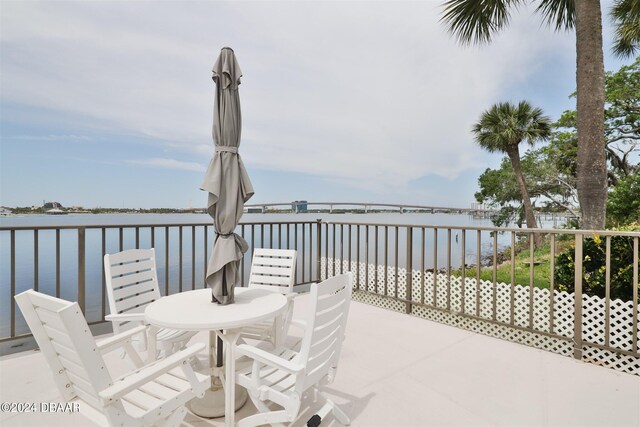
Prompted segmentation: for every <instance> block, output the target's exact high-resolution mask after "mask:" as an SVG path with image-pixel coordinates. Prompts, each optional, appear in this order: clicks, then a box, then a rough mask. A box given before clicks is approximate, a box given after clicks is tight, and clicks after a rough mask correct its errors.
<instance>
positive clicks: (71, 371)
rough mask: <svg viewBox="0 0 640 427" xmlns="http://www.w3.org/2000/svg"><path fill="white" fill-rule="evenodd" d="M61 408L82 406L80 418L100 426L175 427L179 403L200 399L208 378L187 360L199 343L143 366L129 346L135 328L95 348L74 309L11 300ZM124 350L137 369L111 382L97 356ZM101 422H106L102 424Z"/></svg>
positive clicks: (30, 297) (27, 296)
mask: <svg viewBox="0 0 640 427" xmlns="http://www.w3.org/2000/svg"><path fill="white" fill-rule="evenodd" d="M15 299H16V302H17V303H18V306H19V307H20V310H21V311H22V314H23V315H24V318H25V320H26V321H27V324H28V325H29V328H31V332H32V333H33V336H34V337H35V339H36V341H37V343H38V346H39V347H40V350H41V352H42V354H43V355H44V356H45V358H46V360H47V363H48V364H49V367H50V368H51V371H52V373H53V378H54V381H55V383H56V386H57V387H58V390H59V391H60V394H61V395H62V398H63V399H64V400H65V401H66V402H77V401H79V400H80V401H83V402H84V403H86V405H81V410H82V412H83V414H84V415H86V416H88V417H90V418H92V419H93V420H94V421H95V422H97V423H98V424H100V425H105V424H107V423H108V424H109V425H112V426H116V425H117V426H150V425H163V426H178V425H180V423H181V421H182V419H183V418H184V416H185V415H186V409H185V407H184V405H185V403H186V402H188V401H189V400H191V399H192V398H194V397H202V396H203V395H204V391H205V390H206V389H207V388H208V387H209V385H210V377H209V376H206V375H202V374H198V373H195V372H194V371H193V368H192V367H191V365H190V364H189V359H190V358H191V357H192V356H194V355H195V354H196V353H198V352H200V351H202V350H203V349H204V348H205V346H204V344H202V343H199V344H195V345H192V346H190V347H189V348H188V349H185V350H182V351H180V352H178V353H175V354H173V355H171V356H169V357H167V358H166V359H163V360H160V361H157V362H155V363H153V364H150V365H147V366H143V365H142V360H141V358H140V356H139V355H138V353H137V352H136V350H135V349H134V348H133V346H132V343H131V340H132V337H133V336H134V335H135V334H138V333H140V332H143V331H144V329H145V327H144V326H139V327H136V328H133V329H130V330H129V331H127V332H124V333H121V334H118V335H116V336H113V337H111V338H108V339H105V340H103V341H101V342H100V343H96V342H95V340H94V338H93V335H91V331H90V330H89V325H87V321H86V320H85V318H84V316H83V315H82V311H81V310H80V306H79V305H78V303H75V302H74V303H72V302H69V301H65V300H62V299H59V298H54V297H51V296H48V295H44V294H41V293H39V292H36V291H34V290H28V291H26V292H23V293H21V294H19V295H16V297H15ZM118 348H121V349H124V350H125V352H126V354H127V355H129V356H130V358H131V361H132V362H133V363H134V365H135V366H136V367H137V369H136V370H135V371H134V372H132V373H130V374H128V375H126V376H124V377H122V378H119V379H116V380H114V379H112V378H111V375H110V374H109V371H108V369H107V367H106V365H105V362H104V359H103V355H104V354H105V353H107V352H109V351H112V350H115V349H118ZM105 417H106V420H105Z"/></svg>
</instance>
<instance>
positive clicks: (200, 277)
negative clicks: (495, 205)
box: [0, 213, 559, 336]
mask: <svg viewBox="0 0 640 427" xmlns="http://www.w3.org/2000/svg"><path fill="white" fill-rule="evenodd" d="M317 219H322V220H324V221H328V222H358V223H363V224H372V223H388V224H424V225H445V226H452V228H454V230H453V231H452V240H451V252H452V253H451V257H452V258H451V260H452V261H451V262H452V265H453V266H454V267H455V266H459V265H460V261H461V254H462V247H461V239H460V234H461V233H460V230H455V227H460V226H491V225H492V224H491V222H490V220H488V219H480V218H474V217H472V216H470V215H466V214H427V213H405V214H400V213H376V214H328V213H312V214H245V215H244V216H243V219H242V220H243V222H258V223H270V222H278V221H315V220H317ZM201 223H211V218H210V217H209V216H208V215H204V214H112V215H108V214H107V215H93V214H77V215H60V216H49V215H24V216H11V217H0V226H8V227H11V226H64V225H70V226H79V225H83V226H90V225H133V224H201ZM544 225H545V226H546V227H549V228H551V227H552V226H554V225H559V224H553V223H547V224H544ZM324 230H325V229H324V226H323V233H324ZM333 230H334V229H333V226H331V225H330V226H329V247H328V248H327V247H326V246H325V242H324V241H323V244H322V255H323V256H324V255H325V253H326V251H327V250H328V255H329V256H330V257H332V256H335V257H336V258H340V257H341V256H343V257H344V258H346V257H347V256H348V240H349V239H348V237H349V235H348V234H347V233H348V227H346V226H345V227H344V228H342V230H343V231H344V233H345V235H344V236H341V235H340V231H341V228H340V227H339V226H338V227H336V228H335V232H336V236H335V242H336V247H335V249H334V247H333V240H334V239H333ZM241 231H242V229H241V228H240V227H239V228H238V230H237V232H239V233H240V232H241ZM179 233H180V231H179V229H178V227H171V228H170V229H169V243H168V245H167V244H166V242H165V228H164V227H156V228H155V229H154V236H155V245H154V246H155V248H156V253H157V267H158V279H159V282H160V288H161V290H162V291H163V293H164V290H165V286H168V288H169V292H177V291H178V290H179V287H180V278H181V277H182V288H183V289H191V288H192V287H195V288H199V287H202V286H203V283H204V273H205V265H206V256H205V230H204V227H196V228H195V232H192V227H188V226H187V227H183V231H182V264H180V250H179V249H180V248H179V238H180V235H179ZM405 233H406V232H405V231H404V229H402V228H400V230H399V233H398V236H396V235H395V229H394V228H393V227H391V228H390V229H389V235H388V260H389V265H390V266H393V265H395V264H396V262H397V264H398V265H399V266H401V267H402V266H404V265H406V256H405V253H406V234H405ZM244 234H245V238H246V239H247V241H248V243H249V245H250V247H251V246H253V247H274V248H279V247H291V248H296V249H297V250H298V266H297V276H298V277H297V280H298V281H299V282H300V281H308V280H312V279H315V277H316V273H317V272H316V264H315V259H316V250H317V246H316V245H317V236H316V226H315V224H314V225H313V226H311V227H310V226H305V227H304V233H303V230H302V226H301V225H298V226H295V227H294V226H290V227H287V226H279V225H276V224H274V225H266V226H264V227H263V226H254V227H251V226H248V225H247V226H245V229H244ZM206 237H207V248H208V249H207V254H210V253H211V246H212V245H213V241H214V238H215V234H214V232H213V227H208V228H207V232H206ZM341 237H342V241H343V246H342V247H341V246H340V241H341ZM85 238H86V241H85V242H86V243H85V247H86V276H85V277H86V278H85V286H86V315H87V318H88V320H89V321H97V320H100V319H101V316H102V310H103V301H102V233H101V230H100V229H95V230H93V229H88V230H87V231H86V237H85ZM356 238H357V234H356V229H355V227H352V234H351V242H352V259H353V260H355V259H356V248H357V240H356ZM396 238H397V239H398V246H399V253H398V259H397V260H396V259H395V250H394V249H395V248H394V245H395V239H396ZM476 238H477V235H476V233H475V232H467V235H466V247H465V250H464V251H465V254H466V256H467V263H468V264H469V263H474V262H475V259H476V258H475V253H476ZM323 239H324V235H323ZM139 240H140V247H142V248H147V247H151V229H150V228H140V235H139ZM55 242H56V233H55V231H53V230H41V231H39V233H38V270H37V272H38V287H39V290H40V291H42V292H46V293H49V294H52V295H55V288H56V260H55V253H56V252H55ZM365 242H366V240H365V230H364V227H361V235H360V260H361V261H364V260H365V256H366V253H367V252H366V249H367V248H366V245H365ZM481 242H482V245H481V252H482V253H491V251H492V250H493V248H492V239H491V237H490V236H489V233H482V236H481ZM498 242H499V246H504V245H508V244H509V242H510V236H508V235H499V237H498ZM122 246H123V248H124V249H128V248H133V247H135V230H134V229H133V228H129V229H125V230H124V231H123V241H122ZM167 246H168V249H169V262H168V264H167V263H166V261H165V253H166V250H167ZM192 247H194V248H195V251H192ZM424 247H425V267H426V268H431V267H432V266H433V262H432V260H433V255H432V254H433V252H432V251H433V231H431V230H428V231H427V232H426V234H425V241H424ZM77 248H78V241H77V231H76V230H61V231H60V296H61V297H62V298H65V299H69V300H76V299H77V282H78V275H77V268H78V266H77V265H78V259H77V258H78V252H77V250H78V249H77ZM105 249H106V253H114V252H117V251H118V250H119V232H118V229H109V230H107V231H106V235H105ZM378 249H379V259H378V261H379V262H384V261H383V260H384V230H383V229H380V230H379V234H378ZM446 251H447V235H446V231H445V230H441V231H440V232H439V233H438V266H439V267H442V266H444V265H445V264H446V256H447V254H446ZM421 252H422V236H421V233H420V231H419V230H416V231H415V232H414V235H413V253H414V256H413V265H414V266H419V265H420V263H421V259H420V257H421ZM374 253H375V238H374V230H373V228H372V227H370V230H369V246H368V254H369V262H374V261H375V260H374ZM249 255H250V254H249ZM180 265H182V276H180ZM192 266H193V267H194V268H192ZM249 266H250V256H246V257H245V264H244V267H245V280H247V279H248V273H249ZM167 267H168V272H167ZM10 274H11V272H10V233H9V232H8V231H2V232H0V336H7V335H9V325H10V304H11V296H10V277H11V276H10ZM15 274H16V293H19V292H22V291H24V290H26V289H30V288H33V287H34V233H33V231H16V273H15ZM167 283H168V285H167ZM107 312H108V309H107ZM16 313H17V315H16V333H18V334H19V333H22V332H26V331H27V328H26V325H25V324H24V320H23V319H22V317H21V315H20V314H19V310H18V309H17V308H16Z"/></svg>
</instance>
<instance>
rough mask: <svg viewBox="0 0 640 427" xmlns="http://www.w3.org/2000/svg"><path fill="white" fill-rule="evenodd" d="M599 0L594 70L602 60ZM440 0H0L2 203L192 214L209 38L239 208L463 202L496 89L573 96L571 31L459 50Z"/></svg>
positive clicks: (564, 104) (507, 37) (199, 200)
mask: <svg viewBox="0 0 640 427" xmlns="http://www.w3.org/2000/svg"><path fill="white" fill-rule="evenodd" d="M610 4H611V2H610V1H603V2H602V7H603V15H604V16H603V18H604V46H605V68H606V69H607V70H617V69H618V68H619V67H620V66H621V65H623V64H627V63H630V62H631V60H619V59H617V58H615V57H613V56H612V55H611V49H610V46H611V44H612V29H611V25H610V23H609V19H608V17H607V16H606V11H607V10H608V9H609V7H610ZM441 14H442V1H411V2H403V1H376V2H373V1H353V2H352V1H343V2H337V1H316V2H311V1H300V2H293V1H287V2H285V1H273V2H270V1H258V2H244V1H234V2H213V1H210V2H207V1H198V2H189V1H183V2H177V1H163V2H143V1H104V2H100V1H92V2H62V1H49V2H23V1H7V0H2V2H1V3H0V55H1V56H0V144H1V145H0V169H1V170H0V205H3V206H32V205H35V206H40V205H41V204H42V202H43V201H58V202H60V203H62V205H63V206H84V207H87V208H94V207H118V208H121V207H126V208H153V207H170V208H189V207H193V208H199V207H204V206H205V204H206V193H205V192H203V191H201V190H200V184H201V183H202V179H203V176H204V172H205V170H206V167H207V165H208V163H209V161H210V159H211V156H212V154H213V140H212V137H211V126H212V120H213V119H212V113H213V99H214V98H213V97H214V90H215V87H214V83H213V81H212V79H211V68H212V66H213V63H214V62H215V60H216V58H217V56H218V54H219V52H220V49H221V48H222V47H224V46H230V47H232V48H233V49H234V51H235V53H236V56H237V59H238V62H239V64H240V67H241V69H242V71H243V78H242V84H241V85H240V100H241V106H242V123H243V128H242V142H241V147H240V153H241V156H242V159H243V161H244V163H245V166H246V168H247V170H248V172H249V175H250V177H251V180H252V183H253V186H254V189H255V195H254V196H253V198H252V199H251V200H250V201H249V202H248V203H267V202H289V201H293V200H309V201H351V202H374V203H375V202H378V203H408V204H417V205H436V206H453V207H469V206H470V205H471V204H472V203H473V202H474V197H473V195H474V193H475V192H476V191H478V184H477V179H478V176H479V175H480V174H481V173H482V172H483V171H484V170H485V169H486V168H488V167H497V166H498V165H499V163H500V158H501V156H500V155H499V154H489V153H486V152H484V151H482V150H481V149H480V148H479V147H478V146H477V144H476V143H475V142H474V140H473V136H472V134H471V131H470V129H471V127H472V125H473V123H474V122H475V121H477V119H478V118H479V117H480V115H481V113H482V112H483V111H484V110H486V109H488V108H490V107H491V105H492V104H494V103H496V102H501V101H511V102H518V101H520V100H523V99H526V100H528V101H529V102H531V103H532V104H533V105H535V106H538V107H541V108H542V109H543V110H544V111H545V113H546V114H547V115H549V116H550V117H551V118H552V119H554V120H555V119H557V118H558V117H559V115H560V114H561V113H562V111H564V110H567V109H573V108H575V99H573V98H570V97H569V95H570V94H571V93H572V92H573V91H574V88H575V36H574V33H573V32H561V33H557V32H554V31H552V30H551V29H549V28H548V27H547V26H546V25H543V24H542V23H541V20H540V18H539V17H537V16H533V15H532V9H531V8H527V7H523V8H521V9H520V10H519V11H517V12H515V13H514V14H513V15H512V19H511V23H510V25H509V27H508V28H507V29H506V30H504V31H502V32H501V33H499V34H498V35H497V36H496V37H495V38H494V40H493V42H492V43H491V44H489V45H484V46H471V47H463V46H461V45H460V44H458V43H457V42H456V40H455V39H454V38H453V37H451V36H450V35H449V34H448V33H447V31H446V29H445V27H444V25H443V24H442V23H441V22H439V19H440V16H441Z"/></svg>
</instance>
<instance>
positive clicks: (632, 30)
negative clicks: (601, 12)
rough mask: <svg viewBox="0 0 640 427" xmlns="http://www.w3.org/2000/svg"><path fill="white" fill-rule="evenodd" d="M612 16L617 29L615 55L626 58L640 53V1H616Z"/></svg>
mask: <svg viewBox="0 0 640 427" xmlns="http://www.w3.org/2000/svg"><path fill="white" fill-rule="evenodd" d="M610 16H611V18H612V20H613V24H614V25H615V27H616V38H615V41H614V43H613V53H614V54H615V55H616V56H618V57H621V58H624V57H629V56H632V55H635V54H636V52H640V1H638V0H616V1H615V2H614V3H613V7H612V8H611V13H610Z"/></svg>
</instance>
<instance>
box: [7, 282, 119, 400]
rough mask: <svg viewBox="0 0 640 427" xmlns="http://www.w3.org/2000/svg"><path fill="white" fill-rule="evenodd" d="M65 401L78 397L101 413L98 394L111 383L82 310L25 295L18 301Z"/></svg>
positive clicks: (34, 294) (74, 305)
mask: <svg viewBox="0 0 640 427" xmlns="http://www.w3.org/2000/svg"><path fill="white" fill-rule="evenodd" d="M15 299H16V302H17V303H18V306H19V307H20V310H21V311H22V313H23V315H24V318H25V320H26V321H27V324H28V325H29V328H30V329H31V332H32V333H33V336H34V337H35V339H36V341H37V343H38V346H39V347H40V350H41V351H42V353H43V354H44V356H45V359H46V360H47V363H48V364H49V366H50V368H51V370H52V372H53V374H54V381H55V382H56V385H57V386H58V389H59V390H60V393H61V394H62V396H63V398H64V399H65V400H67V401H68V400H71V399H72V398H74V397H75V396H79V397H81V398H83V399H84V400H86V401H87V403H89V404H91V405H94V406H95V407H96V408H97V409H101V408H102V405H101V403H100V399H99V397H98V390H103V389H104V388H106V387H107V386H109V385H110V384H111V382H112V379H111V376H110V375H109V371H108V370H107V368H106V366H105V364H104V360H103V359H102V356H101V354H100V352H99V351H97V347H96V343H95V340H94V339H93V335H92V334H91V330H90V329H89V325H88V324H87V321H86V319H85V318H84V316H83V314H82V311H81V310H80V306H79V305H78V303H76V302H73V303H72V302H69V301H65V300H61V299H59V298H54V297H51V296H48V295H44V294H41V293H39V292H36V291H34V290H28V291H25V292H23V293H21V294H19V295H16V297H15Z"/></svg>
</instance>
